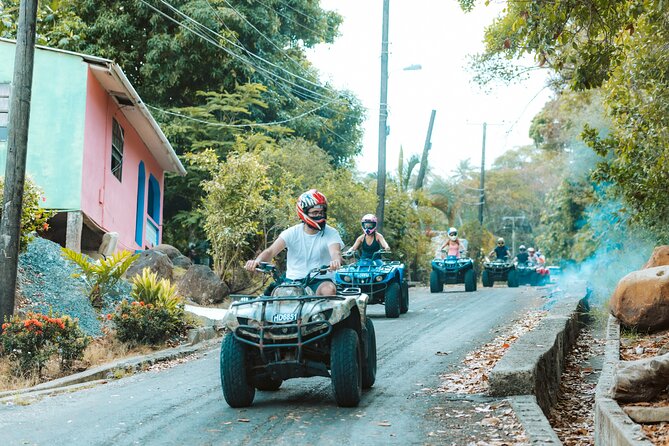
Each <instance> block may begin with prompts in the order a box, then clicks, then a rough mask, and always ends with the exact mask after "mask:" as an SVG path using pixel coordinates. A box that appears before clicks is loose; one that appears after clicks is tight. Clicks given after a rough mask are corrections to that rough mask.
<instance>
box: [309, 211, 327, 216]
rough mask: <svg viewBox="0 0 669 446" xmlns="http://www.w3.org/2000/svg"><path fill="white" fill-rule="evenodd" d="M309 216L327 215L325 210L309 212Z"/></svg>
mask: <svg viewBox="0 0 669 446" xmlns="http://www.w3.org/2000/svg"><path fill="white" fill-rule="evenodd" d="M307 215H308V216H309V217H325V211H316V212H308V213H307Z"/></svg>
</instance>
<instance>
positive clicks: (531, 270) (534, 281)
mask: <svg viewBox="0 0 669 446" xmlns="http://www.w3.org/2000/svg"><path fill="white" fill-rule="evenodd" d="M545 271H547V270H546V268H543V267H542V266H540V265H537V264H535V263H533V262H523V263H520V262H519V263H517V264H516V274H517V275H518V278H517V283H518V285H532V286H537V285H544V284H545V283H546V279H547V277H548V276H546V274H545Z"/></svg>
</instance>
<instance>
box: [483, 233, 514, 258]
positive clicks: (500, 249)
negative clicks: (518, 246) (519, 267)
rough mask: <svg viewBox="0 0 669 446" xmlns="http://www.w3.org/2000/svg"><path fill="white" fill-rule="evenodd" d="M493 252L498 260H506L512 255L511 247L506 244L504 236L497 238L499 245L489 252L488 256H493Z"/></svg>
mask: <svg viewBox="0 0 669 446" xmlns="http://www.w3.org/2000/svg"><path fill="white" fill-rule="evenodd" d="M493 254H494V255H495V259H497V260H503V261H506V260H508V259H509V257H511V252H510V251H509V248H508V247H506V246H505V245H504V239H503V238H502V237H500V238H498V239H497V246H496V247H495V249H493V250H492V251H490V253H488V257H492V255H493Z"/></svg>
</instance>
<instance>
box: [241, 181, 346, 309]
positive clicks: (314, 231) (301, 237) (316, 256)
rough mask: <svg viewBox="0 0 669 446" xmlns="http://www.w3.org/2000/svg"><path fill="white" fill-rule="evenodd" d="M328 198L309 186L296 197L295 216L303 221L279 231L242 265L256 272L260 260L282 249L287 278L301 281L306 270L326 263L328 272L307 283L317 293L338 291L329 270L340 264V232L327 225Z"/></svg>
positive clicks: (269, 258) (331, 293) (270, 258)
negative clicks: (263, 248) (275, 237)
mask: <svg viewBox="0 0 669 446" xmlns="http://www.w3.org/2000/svg"><path fill="white" fill-rule="evenodd" d="M327 210H328V201H327V199H326V198H325V195H323V194H322V193H320V192H318V191H317V190H316V189H311V190H309V191H307V192H305V193H303V194H302V195H300V197H299V198H298V200H297V215H298V217H299V218H300V220H302V223H298V224H297V225H295V226H292V227H290V228H288V229H286V230H285V231H283V232H282V233H281V234H279V237H277V239H276V240H275V241H274V243H272V245H271V246H270V247H269V248H267V249H265V250H264V251H263V252H261V253H260V254H259V255H258V257H256V258H255V259H253V260H249V261H248V262H246V266H245V268H246V269H247V270H249V271H255V270H256V268H257V267H258V265H260V263H261V262H267V263H269V262H271V261H272V259H273V258H274V257H275V256H276V255H278V254H279V253H280V252H281V251H283V250H284V249H288V255H287V256H286V278H287V279H288V280H301V279H303V278H304V277H306V276H307V274H308V273H309V271H311V270H312V269H314V268H317V267H319V266H320V265H329V267H330V272H329V273H328V274H326V275H324V277H322V278H319V279H315V280H312V281H311V283H310V284H309V285H308V286H309V287H310V288H311V289H312V291H314V293H315V294H317V295H319V296H332V295H335V294H337V287H336V286H335V284H334V282H333V281H332V271H335V270H337V269H339V267H340V266H341V263H342V257H341V249H342V247H343V246H344V242H342V239H341V236H340V235H339V232H338V231H337V230H336V229H334V228H333V227H332V226H328V225H327V224H326V221H327Z"/></svg>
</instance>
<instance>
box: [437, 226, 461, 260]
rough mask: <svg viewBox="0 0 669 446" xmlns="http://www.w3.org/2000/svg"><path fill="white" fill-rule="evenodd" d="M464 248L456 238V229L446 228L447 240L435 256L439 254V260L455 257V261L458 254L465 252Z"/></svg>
mask: <svg viewBox="0 0 669 446" xmlns="http://www.w3.org/2000/svg"><path fill="white" fill-rule="evenodd" d="M465 248H466V247H465V246H464V245H463V244H462V243H461V242H460V239H459V238H458V230H457V228H453V227H451V228H448V240H446V241H445V242H444V244H443V245H441V248H439V251H438V253H437V256H438V255H439V253H441V258H442V259H443V258H447V257H455V258H456V259H459V258H460V253H461V252H462V251H465Z"/></svg>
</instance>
